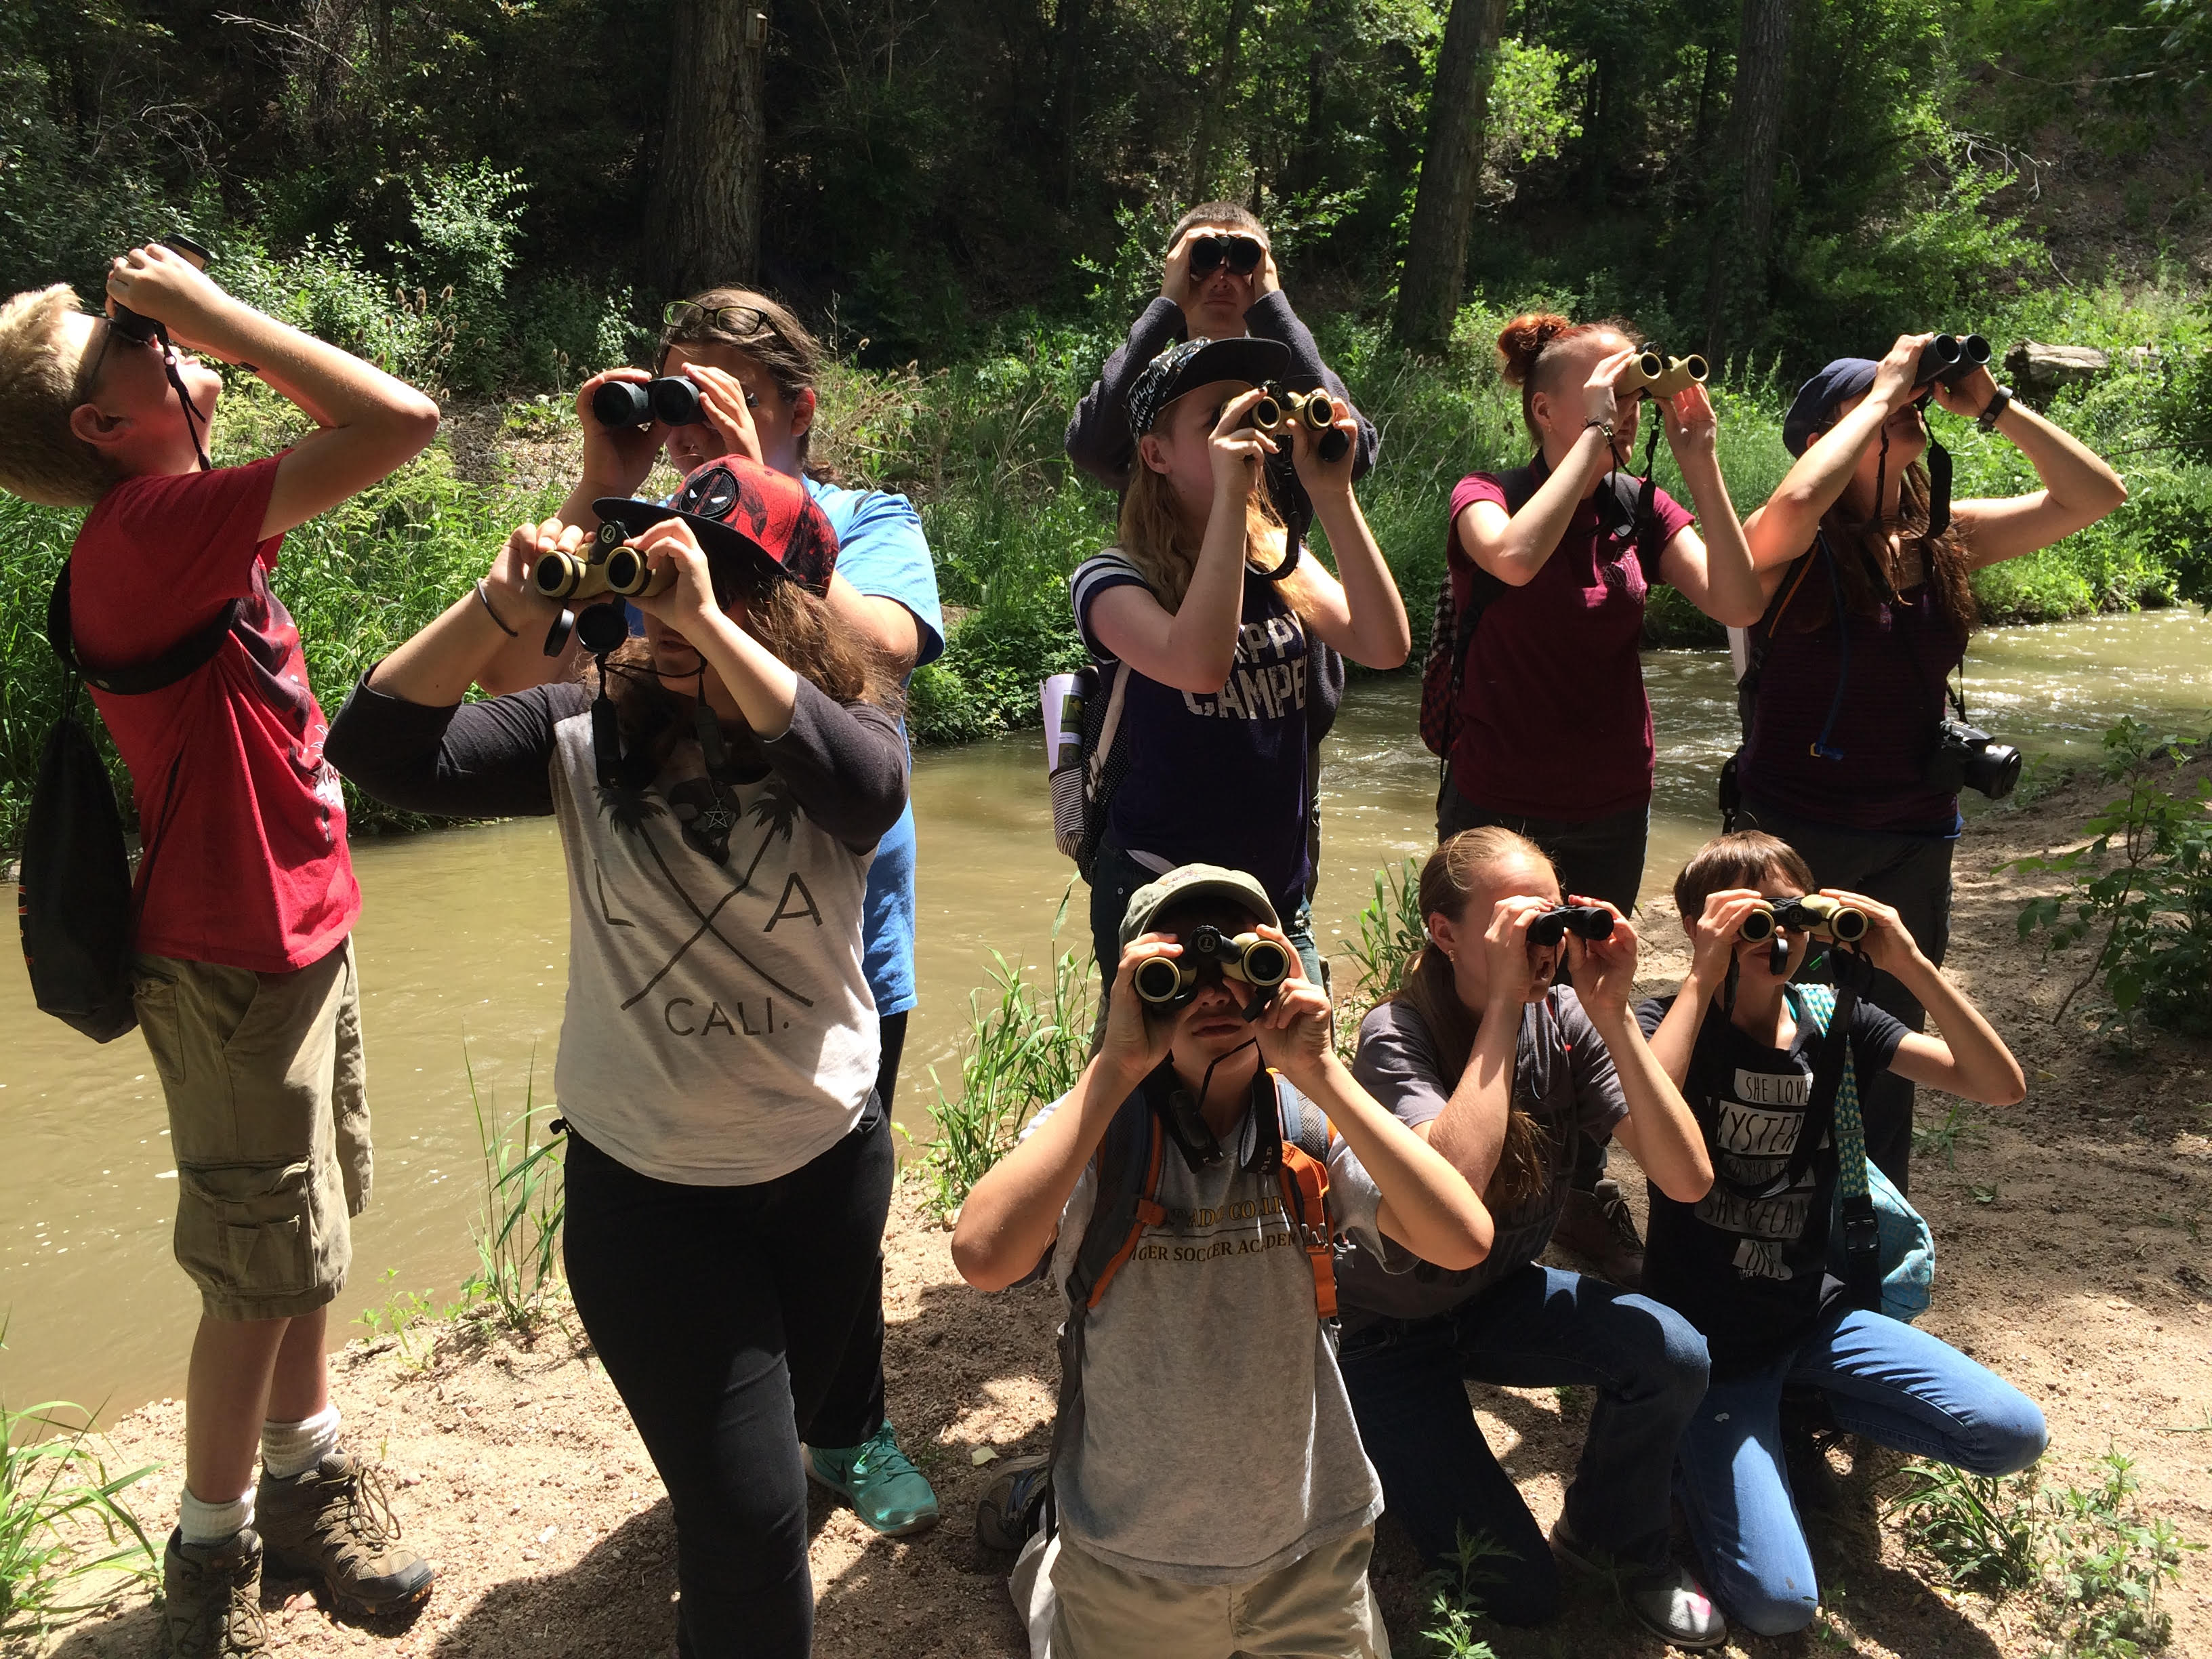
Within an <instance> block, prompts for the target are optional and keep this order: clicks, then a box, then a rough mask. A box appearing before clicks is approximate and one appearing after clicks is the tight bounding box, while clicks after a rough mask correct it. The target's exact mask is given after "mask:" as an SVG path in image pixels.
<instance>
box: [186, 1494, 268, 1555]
mask: <svg viewBox="0 0 2212 1659" xmlns="http://www.w3.org/2000/svg"><path fill="white" fill-rule="evenodd" d="M252 1524H253V1488H252V1487H251V1486H248V1487H247V1488H246V1493H245V1495H244V1496H243V1497H240V1498H232V1499H231V1500H230V1502H228V1504H203V1503H202V1502H200V1500H199V1499H198V1498H195V1497H193V1496H192V1494H191V1488H190V1487H186V1488H185V1501H184V1503H183V1504H181V1505H180V1506H179V1510H178V1515H177V1526H178V1530H179V1532H181V1533H182V1534H184V1541H185V1542H186V1543H187V1544H228V1542H230V1541H231V1540H232V1539H234V1538H235V1537H237V1536H238V1534H240V1533H241V1532H243V1531H245V1530H246V1528H248V1527H250V1526H252Z"/></svg>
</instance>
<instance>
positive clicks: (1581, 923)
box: [1528, 904, 1613, 945]
mask: <svg viewBox="0 0 2212 1659" xmlns="http://www.w3.org/2000/svg"><path fill="white" fill-rule="evenodd" d="M1569 933H1572V934H1573V935H1574V936H1575V937H1576V938H1577V939H1591V940H1595V939H1611V938H1612V937H1613V912H1612V911H1610V910H1608V909H1607V908H1605V907H1604V906H1603V905H1601V904H1561V905H1556V906H1554V907H1553V908H1551V909H1549V910H1547V911H1545V912H1544V913H1543V914H1542V915H1540V916H1538V917H1537V918H1536V920H1535V921H1532V922H1530V923H1529V924H1528V943H1529V944H1531V945H1557V944H1558V943H1559V941H1560V940H1561V939H1565V937H1566V936H1567V935H1568V934H1569Z"/></svg>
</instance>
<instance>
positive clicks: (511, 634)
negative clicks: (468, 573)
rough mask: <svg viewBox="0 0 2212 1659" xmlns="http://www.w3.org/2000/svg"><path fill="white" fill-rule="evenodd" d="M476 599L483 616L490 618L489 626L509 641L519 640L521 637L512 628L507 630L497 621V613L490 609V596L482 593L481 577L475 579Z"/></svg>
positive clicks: (505, 625) (504, 625)
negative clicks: (481, 608) (480, 605)
mask: <svg viewBox="0 0 2212 1659" xmlns="http://www.w3.org/2000/svg"><path fill="white" fill-rule="evenodd" d="M477 600H478V602H479V603H481V604H482V605H483V608H484V615H485V616H487V617H490V618H491V625H492V626H493V627H494V628H496V629H499V631H500V632H501V633H502V634H504V635H507V638H509V639H510V640H519V639H520V638H521V637H522V636H521V635H520V634H518V633H516V632H515V631H514V630H513V629H512V628H509V627H508V626H507V624H506V623H503V622H501V620H500V619H499V612H498V611H495V610H493V609H492V608H491V595H490V594H489V593H487V592H484V584H483V577H482V576H479V577H477Z"/></svg>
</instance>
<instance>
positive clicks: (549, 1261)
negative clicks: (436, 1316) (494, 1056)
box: [461, 1063, 568, 1337]
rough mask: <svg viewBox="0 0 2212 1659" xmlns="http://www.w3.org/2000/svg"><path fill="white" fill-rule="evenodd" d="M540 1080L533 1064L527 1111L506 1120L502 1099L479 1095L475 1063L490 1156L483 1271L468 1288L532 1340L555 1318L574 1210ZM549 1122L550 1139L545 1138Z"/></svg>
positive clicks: (486, 1156) (481, 1218)
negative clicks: (556, 1288)
mask: <svg viewBox="0 0 2212 1659" xmlns="http://www.w3.org/2000/svg"><path fill="white" fill-rule="evenodd" d="M536 1077H537V1072H536V1066H535V1065H534V1063H533V1065H532V1070H531V1073H530V1075H529V1078H528V1079H527V1080H526V1081H525V1083H524V1085H523V1092H522V1109H521V1110H520V1112H518V1113H516V1114H515V1115H513V1117H511V1118H508V1119H506V1120H501V1117H500V1115H499V1109H498V1102H497V1101H496V1099H487V1098H486V1097H483V1096H482V1095H479V1094H478V1093H477V1077H476V1068H475V1067H474V1066H469V1067H468V1079H469V1104H470V1106H471V1109H472V1110H473V1111H474V1112H475V1114H476V1121H477V1145H478V1147H479V1149H480V1150H481V1152H482V1153H483V1210H482V1212H480V1213H479V1214H478V1216H477V1219H476V1221H475V1223H474V1224H473V1225H471V1228H470V1231H471V1235H472V1236H473V1237H474V1238H475V1239H476V1246H477V1275H476V1277H475V1278H474V1279H471V1280H470V1281H469V1283H468V1284H466V1285H463V1286H462V1287H461V1296H462V1300H463V1302H464V1304H481V1305H482V1306H483V1307H484V1308H485V1309H487V1310H489V1311H490V1312H491V1313H492V1314H494V1315H495V1316H496V1317H497V1319H498V1321H499V1322H500V1323H501V1324H503V1325H505V1326H506V1327H507V1328H508V1329H509V1330H512V1331H513V1332H515V1333H516V1334H518V1335H521V1336H525V1337H527V1336H529V1335H530V1334H532V1332H534V1331H536V1330H537V1329H538V1327H539V1326H540V1325H542V1324H544V1322H546V1320H547V1319H548V1318H550V1316H551V1306H550V1300H549V1296H550V1291H551V1289H552V1286H553V1283H554V1281H555V1280H556V1279H557V1277H558V1270H557V1265H556V1264H557V1263H558V1261H559V1260H560V1255H561V1225H562V1220H563V1218H565V1216H566V1214H567V1212H568V1193H567V1184H566V1182H565V1179H564V1176H565V1175H566V1165H565V1164H564V1163H563V1160H562V1151H561V1149H562V1140H561V1139H560V1138H559V1137H558V1136H556V1135H555V1134H554V1133H551V1129H550V1125H551V1120H552V1118H553V1116H554V1114H555V1113H556V1111H557V1110H558V1108H557V1107H555V1106H552V1105H544V1106H541V1105H539V1104H538V1100H537V1091H536V1087H535V1085H536ZM541 1127H544V1128H545V1129H546V1135H545V1139H543V1140H540V1139H538V1138H537V1137H538V1132H539V1130H540V1128H541Z"/></svg>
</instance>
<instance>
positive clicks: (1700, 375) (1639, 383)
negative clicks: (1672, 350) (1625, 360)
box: [1613, 346, 1709, 398]
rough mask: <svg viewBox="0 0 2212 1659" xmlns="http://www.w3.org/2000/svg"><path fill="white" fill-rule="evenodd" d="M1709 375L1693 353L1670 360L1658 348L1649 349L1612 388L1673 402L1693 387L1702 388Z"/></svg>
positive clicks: (1625, 371)
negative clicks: (1677, 396)
mask: <svg viewBox="0 0 2212 1659" xmlns="http://www.w3.org/2000/svg"><path fill="white" fill-rule="evenodd" d="M1708 372H1709V369H1708V367H1707V364H1706V362H1705V359H1704V358H1703V357H1700V356H1698V354H1697V353H1696V352H1694V351H1693V352H1692V353H1691V354H1690V355H1689V356H1686V357H1669V356H1666V355H1665V354H1664V353H1663V352H1662V351H1660V350H1659V349H1658V348H1657V347H1656V346H1647V347H1646V348H1645V349H1644V350H1643V351H1642V352H1641V353H1639V354H1638V356H1637V358H1636V361H1635V362H1632V363H1631V364H1629V366H1628V367H1627V368H1626V369H1624V370H1623V371H1622V372H1621V376H1620V380H1617V381H1615V382H1614V383H1613V384H1614V386H1615V387H1616V388H1617V389H1618V390H1620V391H1622V392H1642V393H1644V394H1645V395H1646V396H1649V397H1653V398H1671V397H1673V396H1674V394H1675V393H1676V392H1686V391H1688V390H1689V389H1690V388H1691V387H1692V386H1703V385H1704V384H1705V375H1706V374H1707V373H1708Z"/></svg>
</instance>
